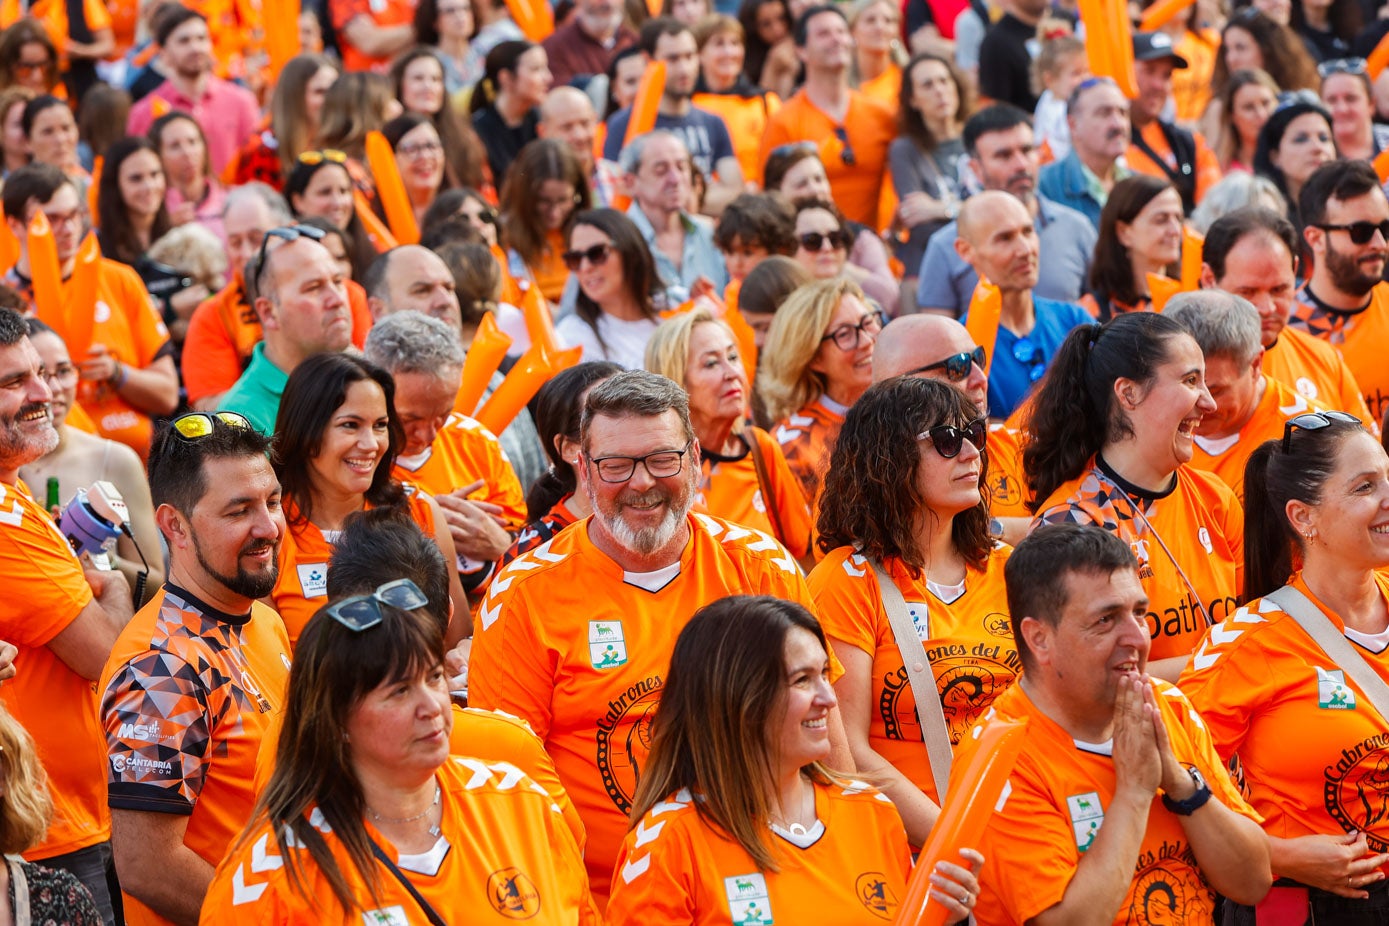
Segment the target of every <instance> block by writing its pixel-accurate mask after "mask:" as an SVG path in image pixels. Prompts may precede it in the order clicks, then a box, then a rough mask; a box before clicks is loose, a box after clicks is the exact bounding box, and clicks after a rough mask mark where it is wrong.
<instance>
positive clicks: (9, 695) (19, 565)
mask: <svg viewBox="0 0 1389 926" xmlns="http://www.w3.org/2000/svg"><path fill="white" fill-rule="evenodd" d="M0 575H4V576H5V577H6V579H7V582H9V583H13V584H11V585H10V586H9V589H10V590H9V592H8V593H6V594H5V595H3V596H0V639H2V640H5V641H6V642H7V643H13V644H14V645H15V646H16V647H18V648H19V655H17V656H16V657H15V660H14V666H15V677H14V678H12V679H10V680H9V681H7V682H6V683H5V684H4V685H3V686H0V701H3V702H4V704H5V707H6V708H7V709H8V710H9V712H10V713H11V714H12V715H14V718H15V720H18V721H19V722H20V724H22V725H23V727H24V729H26V730H28V731H29V733H30V734H31V735H32V736H33V737H34V743H35V745H36V746H37V747H38V753H39V760H40V761H41V762H42V763H43V767H44V768H45V769H46V770H47V771H48V784H49V790H50V791H51V792H52V794H53V820H52V821H51V822H50V823H49V825H48V833H47V834H46V835H45V836H44V839H43V842H41V843H39V844H38V845H37V846H35V847H34V848H32V849H30V850H29V851H28V852H25V853H24V856H25V857H26V858H28V859H31V860H42V859H46V858H49V857H50V856H54V855H63V854H64V853H67V852H75V851H77V850H78V849H85V848H86V847H88V846H92V845H96V844H97V843H99V842H104V841H106V840H107V839H109V838H111V815H110V813H109V812H108V811H107V809H106V788H105V786H104V782H105V780H106V772H105V771H104V769H105V766H106V757H105V750H104V749H103V746H102V736H101V723H100V720H99V718H98V716H97V708H96V686H95V685H94V684H93V683H92V682H90V681H88V680H87V679H85V678H83V677H82V676H80V675H78V674H77V673H76V672H74V671H72V670H71V669H69V668H68V666H67V663H65V662H63V661H62V660H61V659H59V658H58V657H57V656H56V655H54V654H53V652H52V651H51V650H50V649H48V644H49V642H50V641H52V639H53V638H54V637H56V636H57V635H58V634H60V633H62V632H63V631H64V630H66V629H67V628H68V626H69V625H71V624H72V622H73V621H74V620H75V619H76V618H77V615H78V614H79V613H81V611H82V609H83V608H85V607H86V606H87V605H88V604H90V603H91V601H92V589H91V586H89V585H88V584H87V579H86V577H84V576H83V575H82V567H81V565H79V564H78V562H77V557H76V556H74V555H73V553H72V547H71V546H70V545H69V544H68V542H67V540H66V539H65V538H64V537H63V535H62V534H60V533H58V528H57V527H56V526H55V525H54V523H53V521H52V519H50V518H49V517H48V515H47V514H46V513H45V512H44V510H43V506H42V505H41V504H40V503H39V502H38V501H36V500H35V499H34V497H33V496H32V495H30V494H29V490H28V488H27V487H26V486H25V485H24V484H23V483H18V484H16V485H9V484H7V483H4V482H0Z"/></svg>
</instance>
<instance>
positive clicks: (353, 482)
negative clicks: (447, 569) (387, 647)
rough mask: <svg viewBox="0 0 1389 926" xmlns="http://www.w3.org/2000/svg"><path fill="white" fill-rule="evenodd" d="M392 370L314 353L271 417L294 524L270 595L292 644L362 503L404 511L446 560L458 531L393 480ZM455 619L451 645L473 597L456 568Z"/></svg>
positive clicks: (397, 429)
mask: <svg viewBox="0 0 1389 926" xmlns="http://www.w3.org/2000/svg"><path fill="white" fill-rule="evenodd" d="M394 398H395V383H394V381H393V380H392V379H391V375H390V374H389V373H387V372H386V371H385V370H382V369H381V368H380V367H377V366H374V365H372V364H370V363H368V362H367V361H365V360H363V359H362V358H360V357H358V356H355V355H352V354H340V353H330V354H318V355H316V356H313V357H310V358H309V359H308V360H305V361H304V362H303V363H301V364H300V365H299V366H297V367H295V368H294V372H293V373H291V374H290V375H289V380H288V381H287V382H286V383H285V391H284V396H283V397H282V398H281V400H280V410H279V414H278V416H277V417H276V419H275V432H274V433H275V448H274V451H273V453H272V462H273V463H274V466H275V476H276V477H277V478H278V479H279V480H280V488H281V489H282V490H283V492H284V509H285V522H286V524H287V526H288V530H286V531H285V536H284V540H283V541H282V542H281V544H280V554H279V563H280V570H279V573H280V575H279V580H278V581H277V582H276V583H275V590H274V591H272V592H271V593H270V600H271V602H272V603H273V604H274V606H275V610H276V611H278V612H279V614H280V617H281V618H283V619H284V622H285V629H286V630H287V631H288V632H289V642H290V644H291V645H294V644H295V643H296V641H298V639H299V635H300V633H302V632H303V630H304V625H305V624H306V623H307V622H308V620H309V618H310V617H311V616H312V615H313V613H314V611H315V610H316V609H317V607H318V606H319V605H321V604H323V600H322V599H323V598H324V596H325V594H326V592H327V587H326V584H325V582H326V576H327V566H328V557H329V555H330V554H331V553H332V549H333V542H334V540H335V539H336V537H337V532H338V531H340V530H342V525H343V522H344V521H345V520H346V519H347V517H348V516H349V515H351V514H353V513H355V512H358V511H362V510H363V509H366V508H386V507H395V508H401V509H404V510H407V511H408V512H409V513H410V516H411V518H413V519H414V521H415V523H416V524H418V525H419V526H420V529H421V530H422V531H424V532H425V533H426V534H428V535H429V536H430V537H433V538H434V542H435V543H437V544H438V545H439V551H440V552H441V553H442V554H443V555H444V559H445V561H447V562H450V563H451V562H453V560H454V550H453V539H452V537H450V535H449V532H448V531H447V530H440V531H436V530H435V525H436V524H443V523H444V518H443V514H442V513H441V512H440V510H439V505H438V503H437V502H435V501H434V499H433V498H431V497H430V496H428V495H426V494H425V493H423V492H421V491H419V490H418V489H416V488H415V487H414V486H410V485H402V484H401V483H399V482H396V481H395V480H394V479H393V478H391V465H392V464H393V463H394V461H395V458H396V454H398V453H399V452H400V448H401V447H402V446H404V442H405V438H404V431H403V430H402V429H401V425H400V420H399V418H397V417H396V413H395V406H394ZM449 594H450V597H452V599H453V604H454V618H453V622H452V624H450V628H449V640H450V643H456V642H457V641H458V640H460V639H462V638H463V637H465V636H467V635H468V625H469V623H470V621H469V618H468V601H467V598H466V597H465V596H464V594H463V588H462V586H461V585H459V583H458V574H457V573H456V572H451V573H450V582H449Z"/></svg>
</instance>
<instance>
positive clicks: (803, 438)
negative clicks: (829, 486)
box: [774, 396, 848, 510]
mask: <svg viewBox="0 0 1389 926" xmlns="http://www.w3.org/2000/svg"><path fill="white" fill-rule="evenodd" d="M846 411H848V409H845V408H843V407H842V406H832V404H831V403H830V401H829V399H827V398H825V397H823V396H822V397H821V398H820V399H819V400H818V401H815V402H811V403H810V404H809V405H807V406H806V407H805V408H803V409H801V410H800V411H798V412H796V413H795V414H794V415H791V416H790V417H788V418H786V419H785V420H784V421H779V422H777V425H776V430H775V432H774V433H775V434H776V440H777V443H778V444H780V445H781V452H782V454H783V455H784V456H785V457H786V463H787V465H789V466H790V467H791V472H793V473H795V475H796V478H797V479H799V480H800V483H801V491H803V492H804V493H805V500H806V502H807V503H808V504H809V505H810V507H811V509H812V510H816V509H818V507H819V502H820V488H821V486H823V485H824V482H825V471H826V470H828V469H829V467H830V454H831V453H833V452H834V442H835V440H836V439H837V438H838V437H839V429H840V428H842V427H843V426H844V413H845V412H846Z"/></svg>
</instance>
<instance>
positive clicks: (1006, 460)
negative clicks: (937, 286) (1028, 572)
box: [873, 315, 1032, 543]
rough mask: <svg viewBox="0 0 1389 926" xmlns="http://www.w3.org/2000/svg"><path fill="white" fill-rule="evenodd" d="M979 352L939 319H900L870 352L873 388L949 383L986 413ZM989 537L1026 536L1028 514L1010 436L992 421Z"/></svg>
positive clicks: (953, 324)
mask: <svg viewBox="0 0 1389 926" xmlns="http://www.w3.org/2000/svg"><path fill="white" fill-rule="evenodd" d="M984 360H985V358H984V356H983V348H981V347H980V346H979V345H977V344H975V343H974V338H972V337H970V335H969V332H968V331H966V330H965V326H964V325H962V324H960V323H959V322H957V321H955V319H953V318H945V317H944V316H941V315H903V316H901V317H900V318H895V319H893V320H892V321H891V322H890V323H889V324H888V326H887V327H886V328H884V329H883V334H881V335H879V336H878V346H877V347H875V348H874V350H873V382H875V383H879V382H882V381H883V380H885V379H891V378H892V377H894V376H920V377H922V378H924V379H934V380H937V381H938V382H942V383H949V384H950V385H952V386H954V387H955V388H957V389H959V390H960V391H961V392H963V393H964V394H965V395H967V396H969V400H970V401H971V402H973V403H974V404H975V405H976V406H977V407H978V408H979V413H980V414H981V415H988V413H989V398H988V392H989V374H988V371H987V370H985V369H984V367H985V366H987V362H986V361H985V362H982V363H981V361H984ZM987 452H988V460H989V467H988V486H989V514H991V515H992V516H993V522H992V523H991V524H990V531H991V532H992V533H993V535H994V536H995V537H998V538H1001V539H1003V540H1004V541H1006V542H1008V543H1017V542H1018V541H1020V540H1021V539H1022V538H1023V537H1025V536H1027V528H1028V525H1029V523H1030V522H1031V520H1032V514H1031V513H1030V512H1029V511H1028V510H1027V508H1026V506H1025V504H1024V503H1025V501H1026V495H1025V487H1026V483H1025V482H1024V481H1023V477H1022V454H1021V447H1020V441H1019V435H1018V432H1017V431H1016V430H1014V429H1013V428H1010V427H1008V426H1006V425H1005V424H1003V423H1002V422H1001V421H994V422H992V423H991V424H990V425H989V439H988V447H987Z"/></svg>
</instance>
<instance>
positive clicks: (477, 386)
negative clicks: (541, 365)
mask: <svg viewBox="0 0 1389 926" xmlns="http://www.w3.org/2000/svg"><path fill="white" fill-rule="evenodd" d="M510 347H511V336H510V335H508V334H506V333H505V332H503V331H502V329H500V328H498V327H497V320H496V319H495V318H493V317H492V313H491V312H488V313H487V314H486V315H483V316H482V321H481V322H480V323H479V324H478V326H477V333H476V334H475V335H473V343H472V344H470V345H469V346H468V356H467V357H466V358H465V359H464V361H463V384H462V385H461V386H460V387H459V389H458V398H457V399H455V400H454V403H453V410H454V411H456V412H460V413H461V414H464V415H470V416H471V415H472V414H473V413H474V412H475V411H477V403H478V402H479V401H480V400H481V399H482V394H483V393H484V392H486V391H487V384H488V382H489V381H490V380H491V379H492V374H493V373H495V372H497V370H498V369H499V368H500V367H501V365H502V359H503V358H504V357H506V352H507V349H508V348H510ZM518 365H519V364H518ZM497 388H498V389H500V388H501V387H500V386H498V387H497Z"/></svg>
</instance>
